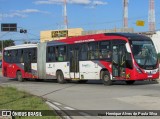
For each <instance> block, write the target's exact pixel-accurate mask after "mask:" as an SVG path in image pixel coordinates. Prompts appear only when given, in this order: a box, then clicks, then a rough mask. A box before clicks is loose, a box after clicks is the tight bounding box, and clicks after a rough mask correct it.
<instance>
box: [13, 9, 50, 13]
mask: <svg viewBox="0 0 160 119" xmlns="http://www.w3.org/2000/svg"><path fill="white" fill-rule="evenodd" d="M15 12H17V13H24V14H30V13H44V14H49V12H47V11H41V10H38V9H25V10H16V11H15Z"/></svg>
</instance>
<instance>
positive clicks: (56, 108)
mask: <svg viewBox="0 0 160 119" xmlns="http://www.w3.org/2000/svg"><path fill="white" fill-rule="evenodd" d="M46 103H47V104H48V105H49V106H51V107H52V108H53V109H55V110H61V109H60V108H58V107H57V106H55V105H53V104H52V103H50V102H48V101H47V102H46Z"/></svg>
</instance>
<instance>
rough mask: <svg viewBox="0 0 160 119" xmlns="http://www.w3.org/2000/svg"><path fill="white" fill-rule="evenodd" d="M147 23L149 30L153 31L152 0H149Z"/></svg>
mask: <svg viewBox="0 0 160 119" xmlns="http://www.w3.org/2000/svg"><path fill="white" fill-rule="evenodd" d="M148 23H149V31H152V32H154V31H155V29H156V27H155V23H156V20H155V7H154V0H149V12H148Z"/></svg>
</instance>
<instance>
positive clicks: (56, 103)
mask: <svg viewBox="0 0 160 119" xmlns="http://www.w3.org/2000/svg"><path fill="white" fill-rule="evenodd" d="M53 103H54V104H55V105H58V106H60V105H61V104H60V103H58V102H53Z"/></svg>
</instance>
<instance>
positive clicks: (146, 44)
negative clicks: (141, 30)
mask: <svg viewBox="0 0 160 119" xmlns="http://www.w3.org/2000/svg"><path fill="white" fill-rule="evenodd" d="M131 47H132V52H133V56H134V58H135V61H136V62H137V64H138V65H139V66H140V67H141V68H144V69H153V68H154V67H156V64H157V53H156V49H155V47H154V45H153V43H152V41H150V40H141V41H137V40H133V41H132V44H131Z"/></svg>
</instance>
